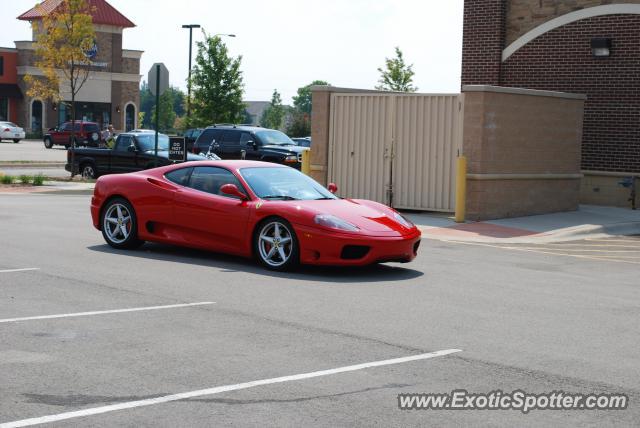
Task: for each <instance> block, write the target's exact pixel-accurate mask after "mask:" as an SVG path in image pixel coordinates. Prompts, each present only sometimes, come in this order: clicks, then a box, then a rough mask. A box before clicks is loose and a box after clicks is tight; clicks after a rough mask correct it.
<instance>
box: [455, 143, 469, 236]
mask: <svg viewBox="0 0 640 428" xmlns="http://www.w3.org/2000/svg"><path fill="white" fill-rule="evenodd" d="M466 196H467V158H466V157H465V156H458V162H457V165H456V223H464V218H465V216H466V213H467V207H466Z"/></svg>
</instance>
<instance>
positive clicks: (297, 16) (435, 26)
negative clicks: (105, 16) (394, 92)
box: [0, 0, 463, 104]
mask: <svg viewBox="0 0 640 428" xmlns="http://www.w3.org/2000/svg"><path fill="white" fill-rule="evenodd" d="M3 3H4V4H3V6H2V10H3V15H4V16H5V19H4V22H3V24H2V26H1V27H0V46H2V47H15V45H14V41H15V40H30V38H31V30H30V27H29V24H28V23H27V22H24V21H18V20H16V19H11V17H17V16H18V15H20V14H22V13H23V12H26V11H27V10H29V9H30V8H31V7H33V6H34V5H35V4H36V3H35V1H34V0H13V1H11V2H9V1H7V0H3ZM109 3H110V4H111V5H112V6H114V7H115V8H116V9H118V10H119V11H120V12H121V13H122V14H123V15H125V16H126V17H128V18H129V19H131V20H132V21H133V22H134V23H135V24H136V27H135V28H132V29H126V30H125V31H124V35H123V48H124V49H136V50H144V51H145V53H144V54H143V56H142V60H141V70H140V72H141V74H142V75H143V79H144V80H146V79H147V73H148V71H149V68H150V67H151V65H152V64H153V63H155V62H163V63H164V64H165V65H166V66H167V68H168V69H169V75H170V82H171V84H172V85H173V86H177V87H180V88H182V89H186V78H187V72H188V68H189V67H188V62H189V51H188V49H189V33H188V30H185V29H182V28H181V26H182V24H200V25H202V27H203V29H204V30H205V31H206V32H207V33H209V34H217V33H224V34H229V33H231V34H236V37H235V38H229V37H225V38H224V41H225V43H226V44H227V46H228V48H229V52H230V54H231V55H233V56H240V55H241V56H242V66H241V68H242V71H243V76H244V85H245V97H244V99H245V100H246V101H268V100H270V99H271V94H272V93H273V90H274V89H277V90H278V92H280V93H281V94H282V98H283V101H284V102H285V104H289V103H291V100H292V96H294V95H295V94H296V91H297V89H298V88H299V87H300V86H304V85H306V84H308V83H311V82H312V81H313V80H325V81H328V82H329V83H330V84H332V85H333V86H340V87H348V88H362V89H372V88H374V87H375V86H376V84H377V81H378V79H379V77H380V73H379V72H378V70H377V69H378V68H379V67H382V66H383V65H384V60H385V57H392V56H394V47H395V46H398V47H400V49H401V50H402V51H403V54H404V57H405V61H406V62H407V63H409V64H413V71H414V72H415V76H414V84H415V85H416V86H417V87H418V90H419V92H424V93H456V92H459V90H460V74H461V59H462V13H463V0H444V1H443V0H323V1H322V2H319V1H317V0H315V1H311V0H269V1H265V0H243V1H224V2H223V1H217V0H214V1H207V0H178V1H176V0H173V1H169V0H153V1H150V0H109ZM193 35H194V45H193V49H194V58H195V52H196V44H195V42H196V41H199V40H202V38H203V35H202V32H201V30H194V34H193Z"/></svg>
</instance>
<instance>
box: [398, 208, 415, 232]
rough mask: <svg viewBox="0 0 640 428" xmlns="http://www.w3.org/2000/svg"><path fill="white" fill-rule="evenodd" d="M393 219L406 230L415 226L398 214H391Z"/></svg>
mask: <svg viewBox="0 0 640 428" xmlns="http://www.w3.org/2000/svg"><path fill="white" fill-rule="evenodd" d="M393 218H394V220H395V221H397V222H398V223H400V224H401V225H403V226H404V227H406V228H407V229H411V228H412V227H414V226H415V225H414V224H413V223H411V220H409V219H408V218H406V217H405V216H403V215H402V214H400V213H398V212H394V213H393Z"/></svg>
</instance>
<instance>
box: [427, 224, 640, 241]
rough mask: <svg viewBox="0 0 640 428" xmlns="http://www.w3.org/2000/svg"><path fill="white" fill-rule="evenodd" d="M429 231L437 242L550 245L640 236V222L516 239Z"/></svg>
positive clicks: (559, 231) (582, 226)
mask: <svg viewBox="0 0 640 428" xmlns="http://www.w3.org/2000/svg"><path fill="white" fill-rule="evenodd" d="M429 229H431V228H424V227H421V228H420V230H421V231H422V233H423V234H424V235H423V237H424V238H427V239H432V240H435V241H445V242H447V241H448V242H478V243H486V244H548V243H553V242H567V241H579V240H583V239H593V238H608V237H612V236H629V235H640V221H634V222H625V223H612V224H606V225H592V224H589V225H579V226H574V227H568V228H564V229H557V230H552V231H549V232H541V233H539V234H537V235H529V236H522V237H514V238H491V237H484V236H478V237H469V238H464V237H460V236H450V237H448V236H436V235H430V234H429Z"/></svg>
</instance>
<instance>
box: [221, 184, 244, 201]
mask: <svg viewBox="0 0 640 428" xmlns="http://www.w3.org/2000/svg"><path fill="white" fill-rule="evenodd" d="M220 191H221V192H222V193H224V194H225V195H230V196H237V197H239V198H240V199H242V200H243V201H246V200H247V199H249V197H248V196H247V195H245V194H244V193H242V192H241V191H240V189H238V186H236V185H235V184H231V183H229V184H223V185H222V187H220Z"/></svg>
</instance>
